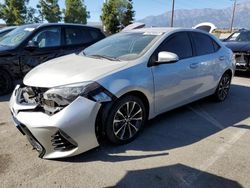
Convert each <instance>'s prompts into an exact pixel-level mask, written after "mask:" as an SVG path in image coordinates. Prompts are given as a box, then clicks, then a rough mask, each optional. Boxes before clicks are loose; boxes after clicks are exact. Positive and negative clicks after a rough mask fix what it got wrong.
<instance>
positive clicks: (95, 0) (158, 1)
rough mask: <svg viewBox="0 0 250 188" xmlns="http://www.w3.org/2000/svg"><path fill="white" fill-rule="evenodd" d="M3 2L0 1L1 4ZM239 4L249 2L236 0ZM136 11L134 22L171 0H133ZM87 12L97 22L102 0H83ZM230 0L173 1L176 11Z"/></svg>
mask: <svg viewBox="0 0 250 188" xmlns="http://www.w3.org/2000/svg"><path fill="white" fill-rule="evenodd" d="M3 1H4V0H0V2H3ZM237 1H238V2H239V3H241V2H244V1H250V0H237ZM64 2H65V1H64V0H59V4H60V7H61V8H64V6H65V5H64ZM133 2H134V9H135V11H136V15H135V18H136V20H139V19H142V18H144V17H146V16H151V15H159V14H162V13H164V12H166V11H167V10H171V6H172V0H133ZM37 3H38V0H30V5H31V6H33V7H36V4H37ZM85 4H86V6H87V10H88V11H90V16H91V17H90V19H89V20H88V21H90V22H93V21H94V22H99V20H100V14H101V9H102V4H103V0H85ZM232 4H233V2H232V1H231V0H175V5H176V6H175V7H176V9H193V8H218V9H221V8H225V7H230V6H232Z"/></svg>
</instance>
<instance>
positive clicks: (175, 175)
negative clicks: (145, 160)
mask: <svg viewBox="0 0 250 188" xmlns="http://www.w3.org/2000/svg"><path fill="white" fill-rule="evenodd" d="M112 187H155V188H157V187H171V188H175V187H202V188H208V187H213V188H221V187H227V188H242V187H243V186H242V185H240V184H239V183H238V182H236V181H233V180H230V179H226V178H224V177H220V176H217V175H214V174H210V173H208V172H203V171H200V170H198V169H194V168H191V167H189V166H186V165H183V164H174V165H171V166H163V167H158V168H151V169H143V170H134V171H128V172H127V173H126V174H125V175H124V177H123V178H122V179H121V180H120V181H119V182H118V183H117V184H116V185H114V186H112ZM106 188H108V187H106ZM109 188H111V187H109Z"/></svg>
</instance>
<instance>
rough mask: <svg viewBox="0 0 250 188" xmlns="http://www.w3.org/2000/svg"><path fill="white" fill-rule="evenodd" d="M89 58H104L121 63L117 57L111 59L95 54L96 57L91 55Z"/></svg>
mask: <svg viewBox="0 0 250 188" xmlns="http://www.w3.org/2000/svg"><path fill="white" fill-rule="evenodd" d="M89 57H93V58H100V59H102V58H104V59H108V60H110V61H121V60H120V59H118V58H116V57H109V56H105V55H98V54H94V55H89Z"/></svg>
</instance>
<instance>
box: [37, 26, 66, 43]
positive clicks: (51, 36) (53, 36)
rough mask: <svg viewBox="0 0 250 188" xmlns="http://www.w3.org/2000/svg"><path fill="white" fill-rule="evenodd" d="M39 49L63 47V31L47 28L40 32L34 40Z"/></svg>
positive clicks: (57, 28)
mask: <svg viewBox="0 0 250 188" xmlns="http://www.w3.org/2000/svg"><path fill="white" fill-rule="evenodd" d="M32 41H33V42H34V43H36V44H37V45H38V47H39V48H49V47H57V46H60V45H61V30H60V28H59V27H56V28H46V29H43V30H42V31H40V32H38V33H37V34H36V35H35V36H34V37H33V39H32Z"/></svg>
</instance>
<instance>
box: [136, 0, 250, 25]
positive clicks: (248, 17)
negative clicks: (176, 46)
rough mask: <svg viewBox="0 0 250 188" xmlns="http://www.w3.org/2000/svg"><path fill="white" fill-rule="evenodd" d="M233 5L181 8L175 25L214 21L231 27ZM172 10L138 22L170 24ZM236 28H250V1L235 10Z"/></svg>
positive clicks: (239, 5)
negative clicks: (213, 7) (212, 7)
mask: <svg viewBox="0 0 250 188" xmlns="http://www.w3.org/2000/svg"><path fill="white" fill-rule="evenodd" d="M232 12H233V11H232V7H228V8H225V9H211V8H205V9H191V10H190V9H179V10H175V16H174V26H175V27H193V26H195V25H197V24H199V23H202V22H212V23H213V24H215V25H216V27H218V28H221V29H223V28H229V27H230V24H231V19H232ZM170 18H171V12H166V13H164V14H161V15H158V16H148V17H146V18H144V19H142V20H138V22H143V23H145V24H146V26H149V27H150V26H158V27H164V26H165V27H166V26H169V25H170ZM234 27H235V28H249V29H250V2H245V3H240V4H238V5H237V7H236V12H235V21H234Z"/></svg>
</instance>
